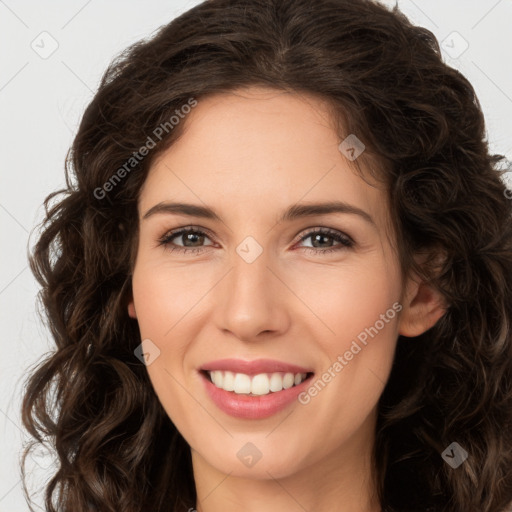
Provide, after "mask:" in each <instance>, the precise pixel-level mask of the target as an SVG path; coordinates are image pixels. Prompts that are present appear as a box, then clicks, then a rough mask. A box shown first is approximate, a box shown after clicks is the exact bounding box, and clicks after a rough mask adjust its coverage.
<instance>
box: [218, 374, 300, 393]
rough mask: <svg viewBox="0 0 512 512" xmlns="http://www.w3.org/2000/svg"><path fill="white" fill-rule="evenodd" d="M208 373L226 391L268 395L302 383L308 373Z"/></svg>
mask: <svg viewBox="0 0 512 512" xmlns="http://www.w3.org/2000/svg"><path fill="white" fill-rule="evenodd" d="M208 374H209V375H210V378H211V380H212V382H213V384H215V386H216V387H218V388H220V389H224V390H225V391H234V392H235V393H238V394H242V393H245V394H250V393H252V394H253V395H268V393H270V391H272V392H276V391H281V390H283V389H288V388H291V387H292V386H293V385H297V384H300V383H301V382H302V381H303V380H304V379H305V378H306V375H307V374H306V373H296V374H293V373H281V372H276V373H259V374H258V375H253V376H252V377H251V376H250V375H246V374H245V373H233V372H227V371H226V372H225V371H221V370H215V371H209V372H208Z"/></svg>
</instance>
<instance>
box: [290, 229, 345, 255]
mask: <svg viewBox="0 0 512 512" xmlns="http://www.w3.org/2000/svg"><path fill="white" fill-rule="evenodd" d="M308 238H310V239H311V241H312V247H304V249H307V250H308V251H313V252H314V253H329V252H333V251H342V250H346V249H349V248H351V247H353V246H354V241H353V240H352V239H351V238H350V237H349V236H348V235H345V234H344V233H342V232H341V231H336V230H334V229H329V228H317V229H314V230H312V231H309V232H308V233H307V234H305V235H303V236H302V237H301V239H300V242H303V241H305V240H307V239H308ZM329 239H330V240H331V241H332V240H334V241H335V242H338V245H333V244H332V242H331V245H329V242H327V244H328V245H327V248H324V249H322V246H323V247H326V245H325V244H326V242H325V241H326V240H329Z"/></svg>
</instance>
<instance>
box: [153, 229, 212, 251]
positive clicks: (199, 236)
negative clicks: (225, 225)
mask: <svg viewBox="0 0 512 512" xmlns="http://www.w3.org/2000/svg"><path fill="white" fill-rule="evenodd" d="M205 238H209V237H208V235H207V234H206V233H205V232H204V231H201V230H199V229H195V228H193V227H192V226H190V227H187V228H183V229H178V230H175V231H171V232H169V233H166V234H165V235H164V236H163V237H161V238H160V239H159V240H158V245H161V246H164V247H165V248H166V249H167V250H169V251H171V252H174V251H178V252H183V253H199V252H203V250H204V246H203V245H201V244H202V243H203V242H204V240H205ZM174 239H176V240H181V242H182V245H180V244H176V243H174V242H173V240H174ZM209 245H213V244H209Z"/></svg>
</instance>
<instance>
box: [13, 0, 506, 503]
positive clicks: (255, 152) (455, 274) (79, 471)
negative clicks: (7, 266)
mask: <svg viewBox="0 0 512 512" xmlns="http://www.w3.org/2000/svg"><path fill="white" fill-rule="evenodd" d="M500 160H501V157H499V156H496V155H491V154H489V149H488V145H487V141H486V140H485V127H484V120H483V115H482V112H481V109H480V107H479V104H478V101H477V99H476V97H475V93H474V90H473V88H472V87H471V85H470V84H469V83H468V81H467V80H466V79H465V78H464V77H463V76H462V75H461V74H460V73H459V72H457V71H456V70H454V69H451V68H450V67H448V66H446V65H445V64H444V63H443V62H442V60H441V57H440V52H439V47H438V44H437V42H436V40H435V38H434V36H433V35H432V34H431V33H430V32H429V31H427V30H426V29H423V28H420V27H415V26H412V25H411V24H410V23H409V22H408V21H407V19H406V18H405V17H404V16H403V15H401V14H400V13H399V12H398V10H396V9H395V10H394V11H393V12H390V11H388V10H387V9H386V8H384V7H383V6H381V5H379V4H376V3H373V2H370V1H367V0H358V1H351V2H348V1H345V0H338V1H327V0H325V1H324V0H322V1H319V2H315V3H314V4H312V3H310V2H306V1H305V0H284V1H283V0H279V1H278V0H238V1H236V2H233V1H228V0H212V1H208V2H204V3H203V4H201V5H199V6H197V7H194V8H193V9H191V10H190V11H188V12H186V13H185V14H183V15H182V16H180V17H179V18H177V19H176V20H174V21H172V22H171V23H170V24H169V25H167V26H165V27H163V28H162V29H161V30H160V31H159V32H158V34H157V35H156V36H155V37H153V38H151V39H150V40H147V41H142V42H140V43H137V44H135V45H134V46H132V47H131V48H129V49H128V50H127V51H126V52H125V53H123V55H121V56H120V57H119V58H118V59H117V60H116V61H115V62H114V63H113V64H112V65H111V66H110V67H109V69H108V70H107V72H106V73H105V76H104V78H103V80H102V83H101V85H100V88H99V90H98V92H97V94H96V96H95V97H94V99H93V101H92V102H91V104H90V105H89V107H88V108H87V110H86V112H85V114H84V116H83V120H82V123H81V125H80V128H79V132H78V134H77V136H76V139H75V141H74V143H73V147H72V150H71V154H70V158H69V161H68V164H69V165H68V173H69V176H68V177H69V180H68V183H69V185H68V188H67V189H66V190H65V191H61V192H62V194H61V196H60V197H59V196H57V195H56V194H52V195H51V196H49V198H48V199H47V206H48V213H47V218H46V222H45V225H44V227H43V232H42V235H41V237H40V239H39V241H38V243H37V245H36V247H35V249H34V253H33V256H32V261H31V262H32V269H33V272H34V273H35V275H36V276H37V278H38V279H39V282H40V283H41V285H42V300H43V303H44V306H45V308H46V311H47V315H48V318H49V322H50V326H51V328H52V333H53V336H54V337H55V341H56V345H57V347H56V351H55V353H54V354H52V355H51V356H50V357H49V358H48V359H47V360H46V361H44V362H43V363H42V364H41V365H40V367H39V368H38V370H37V371H36V372H35V373H34V374H33V375H32V376H31V377H30V379H29V381H28V383H27V390H26V396H25V400H24V405H23V418H24V424H25V426H26V428H27V429H28V430H29V432H30V433H31V434H32V435H33V436H34V437H35V438H36V440H38V441H41V440H42V439H43V438H49V439H50V441H51V442H52V443H53V444H54V446H55V449H56V452H57V454H58V457H59V462H60V467H59V470H58V471H57V473H56V474H55V475H54V476H53V478H52V480H51V481H50V483H49V485H48V487H47V489H46V507H47V509H48V510H49V511H56V510H59V511H66V512H67V511H74V512H75V511H81V510H84V511H85V510H97V511H119V510H123V511H140V510H144V511H185V510H189V511H191V510H194V509H197V510H198V511H201V512H216V511H217V510H224V511H225V510H240V509H244V510H248V511H256V510H266V511H273V510H283V509H285V510H297V511H298V510H315V511H317V512H323V511H325V510H333V509H334V510H337V511H340V512H352V511H358V512H360V511H365V512H378V511H390V512H391V511H396V512H402V511H403V512H414V511H426V510H430V511H446V512H448V511H450V512H455V511H457V512H458V511H473V510H474V511H477V510H478V511H482V512H502V511H505V510H506V507H507V506H510V504H511V502H512V471H511V467H512V430H511V429H510V425H511V424H512V389H511V388H512V358H511V355H512V340H511V334H510V329H509V325H510V322H511V320H512V312H511V301H512V276H511V272H510V270H511V268H512V246H511V245H512V232H511V227H510V226H511V223H510V215H511V204H510V201H509V200H508V199H507V197H506V188H505V185H504V184H503V182H502V180H501V179H500V172H499V170H498V165H499V162H500ZM323 244H326V245H325V246H324V245H323ZM52 384H53V385H54V386H55V390H56V391H57V394H56V395H52V394H51V387H50V386H51V385H52ZM53 409H55V410H56V411H57V412H56V413H53V414H52V412H53ZM52 499H53V502H52Z"/></svg>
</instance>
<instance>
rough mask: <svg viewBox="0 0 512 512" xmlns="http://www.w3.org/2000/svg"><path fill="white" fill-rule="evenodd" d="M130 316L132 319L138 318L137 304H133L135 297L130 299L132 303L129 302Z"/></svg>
mask: <svg viewBox="0 0 512 512" xmlns="http://www.w3.org/2000/svg"><path fill="white" fill-rule="evenodd" d="M128 315H129V316H130V317H131V318H137V312H136V311H135V303H134V302H133V296H132V298H131V299H130V302H128Z"/></svg>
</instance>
